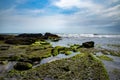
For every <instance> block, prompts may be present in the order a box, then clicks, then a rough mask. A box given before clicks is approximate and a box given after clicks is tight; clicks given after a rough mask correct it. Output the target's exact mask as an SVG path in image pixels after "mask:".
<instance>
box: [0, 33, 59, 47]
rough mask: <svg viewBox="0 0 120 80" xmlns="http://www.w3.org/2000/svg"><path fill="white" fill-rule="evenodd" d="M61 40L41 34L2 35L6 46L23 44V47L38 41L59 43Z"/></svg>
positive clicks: (54, 35) (51, 35) (1, 38)
mask: <svg viewBox="0 0 120 80" xmlns="http://www.w3.org/2000/svg"><path fill="white" fill-rule="evenodd" d="M60 39H61V37H60V36H58V35H56V34H52V33H45V34H44V35H43V34H41V33H37V34H29V33H24V34H19V35H17V36H15V35H0V40H1V41H5V43H6V44H15V45H17V44H21V45H30V44H32V43H34V42H35V41H38V40H51V41H59V40H60Z"/></svg>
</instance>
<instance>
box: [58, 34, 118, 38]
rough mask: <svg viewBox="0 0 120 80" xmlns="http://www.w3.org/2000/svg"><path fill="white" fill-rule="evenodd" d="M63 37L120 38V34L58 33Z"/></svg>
mask: <svg viewBox="0 0 120 80" xmlns="http://www.w3.org/2000/svg"><path fill="white" fill-rule="evenodd" d="M57 35H59V36H61V37H66V38H70V37H74V38H79V37H96V38H97V37H98V38H104V37H105V38H120V35H114V34H108V35H105V34H102V35H101V34H57Z"/></svg>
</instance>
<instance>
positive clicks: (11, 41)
mask: <svg viewBox="0 0 120 80" xmlns="http://www.w3.org/2000/svg"><path fill="white" fill-rule="evenodd" d="M34 42H35V39H33V38H13V39H8V40H6V41H5V43H7V44H21V45H30V44H32V43H34Z"/></svg>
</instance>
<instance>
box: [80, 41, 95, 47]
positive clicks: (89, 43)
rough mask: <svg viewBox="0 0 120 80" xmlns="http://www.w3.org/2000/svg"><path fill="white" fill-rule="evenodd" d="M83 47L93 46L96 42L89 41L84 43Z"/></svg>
mask: <svg viewBox="0 0 120 80" xmlns="http://www.w3.org/2000/svg"><path fill="white" fill-rule="evenodd" d="M82 47H84V48H92V47H94V42H93V41H89V42H85V43H82Z"/></svg>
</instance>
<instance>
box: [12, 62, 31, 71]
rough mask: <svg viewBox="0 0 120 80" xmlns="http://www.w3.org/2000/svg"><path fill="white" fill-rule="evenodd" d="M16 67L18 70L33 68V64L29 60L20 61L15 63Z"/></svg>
mask: <svg viewBox="0 0 120 80" xmlns="http://www.w3.org/2000/svg"><path fill="white" fill-rule="evenodd" d="M14 68H15V69H16V70H28V69H31V68H32V64H31V63H28V62H18V63H16V64H15V66H14Z"/></svg>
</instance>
